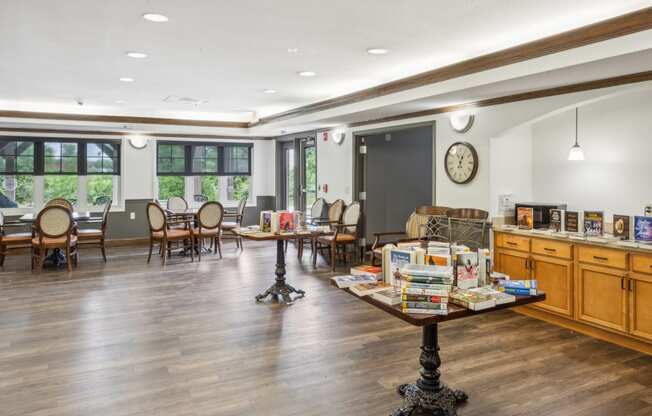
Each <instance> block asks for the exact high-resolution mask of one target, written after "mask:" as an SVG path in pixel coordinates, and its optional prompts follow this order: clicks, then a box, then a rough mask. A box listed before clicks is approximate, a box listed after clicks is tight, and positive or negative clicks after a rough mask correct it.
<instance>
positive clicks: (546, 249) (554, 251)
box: [543, 247, 557, 253]
mask: <svg viewBox="0 0 652 416" xmlns="http://www.w3.org/2000/svg"><path fill="white" fill-rule="evenodd" d="M543 249H544V250H545V251H549V252H551V253H556V252H557V249H555V248H548V247H544V248H543Z"/></svg>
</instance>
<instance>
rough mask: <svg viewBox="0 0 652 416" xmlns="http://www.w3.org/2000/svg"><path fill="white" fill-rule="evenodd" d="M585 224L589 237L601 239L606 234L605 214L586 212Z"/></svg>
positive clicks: (585, 232)
mask: <svg viewBox="0 0 652 416" xmlns="http://www.w3.org/2000/svg"><path fill="white" fill-rule="evenodd" d="M583 224H584V234H585V235H586V236H587V237H601V236H602V235H603V234H604V212H603V211H584V221H583Z"/></svg>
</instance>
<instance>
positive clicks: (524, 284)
mask: <svg viewBox="0 0 652 416" xmlns="http://www.w3.org/2000/svg"><path fill="white" fill-rule="evenodd" d="M498 284H499V285H500V286H501V287H511V288H515V289H536V288H537V281H536V280H503V281H501V282H499V283H498Z"/></svg>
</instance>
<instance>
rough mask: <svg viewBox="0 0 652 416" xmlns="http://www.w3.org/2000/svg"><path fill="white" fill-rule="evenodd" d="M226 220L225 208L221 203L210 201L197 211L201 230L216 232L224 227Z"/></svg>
mask: <svg viewBox="0 0 652 416" xmlns="http://www.w3.org/2000/svg"><path fill="white" fill-rule="evenodd" d="M223 218H224V207H223V206H222V204H220V203H219V202H215V201H210V202H204V204H203V205H202V206H201V208H199V211H197V222H198V223H199V226H200V227H201V228H206V229H208V230H214V229H215V228H219V227H220V225H222V219H223Z"/></svg>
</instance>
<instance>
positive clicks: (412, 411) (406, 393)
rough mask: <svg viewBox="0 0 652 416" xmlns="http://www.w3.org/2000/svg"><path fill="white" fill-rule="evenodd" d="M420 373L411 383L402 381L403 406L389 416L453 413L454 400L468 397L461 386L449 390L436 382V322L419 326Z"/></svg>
mask: <svg viewBox="0 0 652 416" xmlns="http://www.w3.org/2000/svg"><path fill="white" fill-rule="evenodd" d="M419 363H420V364H421V370H420V374H421V377H420V378H419V380H417V382H416V383H415V384H403V385H401V386H399V387H398V393H399V394H400V395H401V396H402V397H403V406H402V407H401V408H399V409H396V410H395V411H394V412H393V413H392V416H421V415H423V416H426V415H427V416H456V415H457V406H458V404H460V403H462V402H465V401H466V400H467V399H468V396H467V394H466V393H464V392H463V391H461V390H452V389H450V388H449V387H447V386H446V385H444V384H443V383H441V382H440V380H439V377H440V373H439V367H440V366H441V359H440V358H439V344H438V341H437V324H436V323H435V324H432V325H427V326H424V327H423V343H422V345H421V355H420V356H419Z"/></svg>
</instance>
